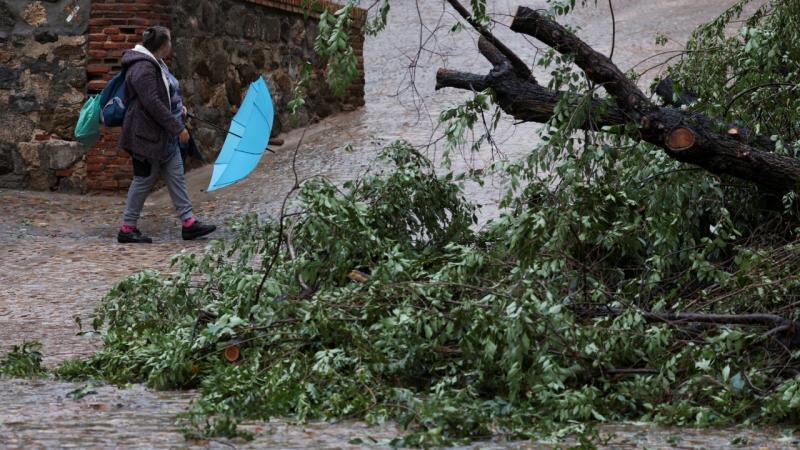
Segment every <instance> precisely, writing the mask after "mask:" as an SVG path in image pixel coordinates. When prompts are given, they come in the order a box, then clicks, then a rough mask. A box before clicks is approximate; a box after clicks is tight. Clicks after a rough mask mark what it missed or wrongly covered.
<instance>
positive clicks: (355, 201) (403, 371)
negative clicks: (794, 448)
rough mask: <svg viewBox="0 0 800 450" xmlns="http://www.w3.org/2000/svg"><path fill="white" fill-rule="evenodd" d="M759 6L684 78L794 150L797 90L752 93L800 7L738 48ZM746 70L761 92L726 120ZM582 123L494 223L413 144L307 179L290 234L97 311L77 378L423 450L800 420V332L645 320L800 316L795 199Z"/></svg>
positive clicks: (570, 84)
mask: <svg viewBox="0 0 800 450" xmlns="http://www.w3.org/2000/svg"><path fill="white" fill-rule="evenodd" d="M479 3H480V2H479ZM561 3H563V2H561ZM745 3H747V2H742V5H743V4H745ZM742 5H737V6H736V7H735V8H734V9H733V10H732V12H730V13H727V14H726V15H723V17H722V18H721V19H720V20H718V21H715V22H712V23H710V24H708V25H706V26H705V27H703V28H701V29H700V30H698V32H697V33H696V34H695V35H694V37H693V39H692V41H691V42H690V43H689V47H688V48H689V49H690V50H691V51H692V52H690V53H688V54H687V55H688V56H687V57H686V58H685V59H684V60H682V61H681V62H680V63H679V64H678V65H677V66H676V67H675V68H673V69H672V70H671V74H672V75H673V76H674V77H675V79H676V80H678V82H680V83H688V84H683V85H690V86H691V89H692V90H693V91H694V92H695V93H697V95H699V98H700V100H699V101H698V102H697V103H696V104H695V105H693V106H692V107H693V108H697V109H698V110H709V111H719V110H720V109H722V108H727V109H728V112H727V114H728V115H729V116H730V117H737V118H745V119H746V120H747V122H748V124H750V126H752V127H754V129H755V130H758V131H759V132H769V133H780V134H783V135H784V136H788V137H790V138H791V139H794V138H796V136H795V134H794V133H793V132H792V130H793V128H792V127H794V126H795V125H796V123H797V121H798V119H800V111H798V107H797V106H796V102H793V101H792V97H793V96H792V95H790V94H789V93H788V92H786V91H781V90H780V89H790V88H788V87H784V88H780V87H774V88H769V89H768V90H766V91H765V90H762V89H758V88H756V86H758V85H759V84H763V83H765V82H770V83H773V82H774V83H778V82H784V81H785V82H787V83H789V82H791V81H790V80H792V79H794V80H796V79H798V78H797V70H798V63H800V52H798V51H797V48H795V47H793V45H794V43H795V42H798V39H800V36H797V34H798V33H800V31H798V30H800V27H797V26H792V24H795V25H796V22H797V20H798V17H800V13H799V12H798V11H799V10H798V8H800V2H798V1H780V2H777V1H776V2H770V3H768V4H767V5H766V6H764V7H763V9H761V10H759V12H758V13H756V14H755V15H753V16H752V17H751V18H749V19H748V20H747V21H746V26H745V27H743V28H742V29H741V32H740V33H739V34H736V35H734V36H732V37H729V36H727V35H726V34H725V33H723V32H722V30H724V29H725V28H726V26H728V24H730V23H732V22H733V21H734V20H737V18H738V15H737V8H739V9H740V8H741V6H742ZM561 6H563V5H561ZM387 10H388V7H387ZM337 45H338V44H337ZM719 48H724V49H725V50H724V51H719V50H718V49H719ZM712 50H713V51H712ZM767 61H769V63H767ZM540 64H542V65H547V66H549V68H550V70H551V71H552V73H553V74H554V77H553V80H554V81H553V86H551V87H553V88H558V89H566V90H569V91H572V92H576V93H585V94H586V95H587V96H588V95H591V94H592V93H593V92H594V91H595V89H596V86H592V85H591V84H590V83H589V82H587V81H586V80H585V78H584V76H583V75H582V73H580V72H577V71H574V70H573V68H572V66H571V65H570V62H569V60H568V59H567V58H564V57H561V56H558V55H556V54H554V53H548V54H545V55H544V57H543V58H541V59H540ZM731 74H734V75H735V80H736V81H735V83H734V84H735V88H734V89H736V90H737V91H742V92H743V91H746V90H748V89H750V90H751V91H750V93H745V94H742V95H741V96H740V97H739V98H738V99H737V101H736V102H733V104H732V105H724V102H726V101H727V100H729V99H730V98H731V94H730V92H731V89H732V87H731V86H732V85H731V82H730V80H728V77H730V76H731ZM776 80H783V81H776ZM773 102H774V108H772V107H770V108H764V107H763V106H764V104H765V103H769V104H770V105H773ZM584 103H585V104H586V105H589V104H590V103H591V102H584ZM490 104H491V93H481V94H479V95H477V96H476V97H475V98H474V99H472V100H471V101H470V103H469V104H468V105H467V106H465V107H459V108H454V109H453V110H450V111H447V112H446V113H445V114H444V119H445V120H446V121H447V122H448V124H449V125H448V130H450V131H451V132H450V133H448V139H450V141H451V143H452V144H453V145H458V143H459V142H460V141H459V139H460V133H458V132H454V131H453V130H464V129H468V128H469V126H470V125H471V124H474V123H476V122H477V123H480V121H478V120H476V119H477V118H478V117H479V116H480V115H481V114H483V113H485V112H487V111H489V109H490V107H491V106H490ZM587 108H588V106H585V105H582V104H578V105H575V104H566V103H564V104H562V105H560V106H559V110H558V111H557V113H556V115H555V117H554V119H553V120H552V122H551V123H550V124H548V126H547V127H545V128H544V130H543V131H542V144H541V145H539V146H538V147H537V148H536V149H534V150H533V151H532V152H531V153H530V156H529V157H528V158H526V159H525V160H523V161H517V162H509V163H505V164H498V167H497V169H498V170H502V171H503V172H504V173H505V175H506V176H507V177H508V180H509V185H510V188H509V190H508V195H507V196H506V197H505V199H504V202H503V205H502V206H503V209H502V212H501V213H500V215H499V217H497V218H495V219H494V220H491V221H490V222H489V223H488V224H487V225H485V226H484V227H482V228H481V229H477V227H476V226H475V223H476V218H475V213H476V207H475V206H474V205H472V204H470V202H469V201H467V200H466V199H465V198H464V196H463V194H462V191H461V188H460V180H461V177H459V176H457V175H454V174H451V173H448V174H445V175H438V174H437V173H436V172H435V171H434V168H433V167H432V165H431V163H430V162H429V161H428V160H427V159H426V158H425V157H424V156H423V155H422V154H420V153H419V152H418V151H417V150H415V149H414V148H412V147H411V146H410V145H408V144H406V143H403V142H398V143H395V144H393V145H391V146H389V147H388V148H387V149H386V151H385V152H384V154H383V156H382V158H383V159H382V162H381V164H379V165H378V166H379V167H381V169H376V171H375V172H373V173H369V174H367V175H366V176H364V177H361V178H359V179H357V180H353V181H351V182H349V183H347V184H345V185H344V186H343V187H337V186H336V185H334V184H332V183H331V182H329V181H327V180H325V179H324V178H313V179H310V180H307V181H304V182H303V183H301V184H300V187H299V189H298V190H297V191H296V193H295V195H294V196H293V197H292V199H291V201H290V203H289V204H290V207H289V208H288V209H287V212H288V213H290V214H285V215H284V217H282V218H281V220H280V221H275V220H263V221H262V220H259V219H257V218H255V217H245V218H243V219H242V220H241V221H240V222H238V224H237V228H236V236H235V238H233V239H231V240H229V241H227V242H225V241H215V242H213V243H212V244H211V246H210V248H209V251H208V252H207V253H206V254H204V255H194V254H184V255H180V256H178V257H176V260H175V263H176V266H177V268H178V269H179V270H178V271H177V273H176V274H174V275H171V276H162V275H159V274H157V273H154V272H143V273H139V274H136V275H134V276H132V277H130V278H129V279H127V280H125V281H123V282H121V283H120V284H119V285H117V286H116V287H115V288H114V289H113V290H112V291H111V292H110V293H109V294H108V296H107V298H106V299H105V300H104V303H103V305H102V306H101V307H100V308H99V310H98V311H97V312H96V320H95V324H94V325H95V327H96V328H98V329H102V330H105V347H104V349H103V350H102V351H101V352H99V353H98V354H96V355H94V356H92V357H91V358H89V359H88V360H85V361H72V362H69V363H67V364H65V365H64V366H62V367H61V368H60V370H59V373H60V374H61V375H62V376H64V377H96V378H101V379H104V380H108V381H110V382H114V383H126V382H146V383H147V384H148V385H150V386H153V387H156V388H160V389H186V388H199V389H200V392H201V396H200V398H199V400H198V401H197V402H196V403H195V405H194V407H193V409H192V411H191V414H190V416H191V418H192V420H193V421H194V423H195V425H196V426H197V429H196V430H197V432H200V433H206V434H231V433H234V432H235V426H236V423H237V422H239V421H241V420H243V419H266V418H269V417H273V416H289V417H294V418H297V419H298V420H304V419H310V418H346V417H353V418H362V419H366V420H368V421H371V422H379V421H382V420H387V419H390V420H395V421H397V422H399V423H400V424H402V425H404V426H407V427H408V431H409V434H407V435H406V436H404V437H403V438H401V439H399V440H398V441H397V442H396V443H398V444H407V445H432V444H441V443H447V442H454V441H457V440H461V439H465V438H467V439H469V438H481V437H488V436H492V435H497V434H504V435H507V436H509V437H525V436H532V435H537V434H539V433H541V432H550V431H553V430H554V429H563V428H564V427H566V426H567V425H569V424H574V423H587V422H593V421H616V420H630V419H634V420H645V421H653V422H659V423H668V424H679V425H693V426H696V425H699V426H706V425H726V424H732V423H742V422H762V423H763V422H779V421H789V420H795V418H796V417H797V414H798V413H799V412H800V378H797V374H798V370H799V369H800V361H798V356H799V355H798V352H797V350H794V349H792V348H789V347H791V343H790V342H789V341H787V340H785V339H780V336H781V335H785V334H787V333H790V332H791V331H793V327H788V328H784V329H782V330H771V331H772V332H771V333H769V332H768V331H770V330H769V329H768V328H766V327H763V326H741V325H726V324H724V323H721V324H703V325H701V324H697V323H687V322H674V321H673V322H658V321H653V320H650V319H648V316H647V314H649V313H676V312H684V313H688V312H691V313H716V314H739V315H741V314H752V313H766V312H769V313H773V314H777V315H781V316H783V317H786V318H788V319H797V312H796V309H797V308H796V305H797V303H796V302H797V299H798V293H800V279H798V277H797V276H796V273H797V272H798V270H800V247H798V244H797V243H796V239H797V230H796V229H795V227H796V225H797V216H796V212H795V202H794V199H793V197H792V196H791V195H787V196H786V197H784V198H770V197H765V196H763V195H761V194H759V193H758V192H757V191H755V190H754V189H753V188H752V187H749V186H743V185H741V184H740V183H736V182H734V181H732V180H730V179H720V178H716V177H713V176H710V175H708V174H706V173H703V172H701V171H698V170H694V169H692V168H690V167H686V166H682V165H680V164H679V163H676V162H675V161H673V160H669V159H668V158H667V157H666V156H664V153H663V152H662V151H660V150H659V149H655V148H653V147H651V146H649V145H647V144H635V143H632V142H631V141H629V140H626V139H624V138H621V137H618V135H616V134H614V133H613V131H614V130H606V131H608V133H605V132H601V133H588V132H583V131H576V130H575V127H574V126H573V124H575V123H582V122H583V120H584V118H586V117H591V114H592V112H591V111H589V110H588V109H587ZM771 111H776V112H775V114H776V115H773V114H771ZM789 148H793V147H792V146H791V145H780V146H779V148H778V151H789V150H788V149H789ZM276 242H280V246H279V247H278V246H276ZM275 249H278V251H274V250H275ZM273 258H274V259H273ZM353 270H358V271H359V272H360V273H359V274H357V275H358V276H356V277H352V278H356V279H359V280H361V281H362V282H359V281H353V280H351V279H350V278H348V274H350V273H351V271H353ZM365 279H366V281H364V280H365ZM225 349H229V352H227V353H225V354H226V355H228V359H236V361H235V362H229V361H228V359H226V358H225V357H223V352H224V350H225ZM234 349H235V350H238V353H239V354H238V355H237V354H236V353H237V352H236V351H234Z"/></svg>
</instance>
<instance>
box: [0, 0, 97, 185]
mask: <svg viewBox="0 0 800 450" xmlns="http://www.w3.org/2000/svg"><path fill="white" fill-rule="evenodd" d="M88 14H89V0H49V1H44V2H42V1H25V0H3V1H0V124H2V126H0V187H5V188H20V187H25V188H32V189H53V190H65V191H84V190H85V189H86V182H85V178H86V176H85V174H86V165H85V162H84V161H83V151H84V149H83V148H82V146H81V145H80V144H78V143H76V142H71V141H70V137H71V136H72V132H73V127H74V125H75V121H76V120H77V117H78V112H79V111H80V108H81V105H82V104H83V102H84V100H85V97H84V89H85V86H86V69H85V68H86V49H85V47H86V45H85V44H86V30H87V23H88Z"/></svg>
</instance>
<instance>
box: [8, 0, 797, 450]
mask: <svg viewBox="0 0 800 450" xmlns="http://www.w3.org/2000/svg"><path fill="white" fill-rule="evenodd" d="M491 3H492V4H491V5H490V8H491V10H492V12H494V13H496V17H495V18H496V20H498V21H499V22H500V24H498V25H497V26H496V34H497V36H498V37H500V38H501V39H502V40H504V41H505V43H506V44H508V45H509V46H510V47H512V49H514V50H515V51H516V52H517V53H518V54H519V55H520V56H521V57H522V58H523V59H524V60H526V61H533V60H534V57H535V55H536V53H537V51H539V50H540V49H537V48H536V47H535V46H534V45H535V44H536V43H531V42H528V41H526V40H525V39H522V38H520V37H519V36H516V35H515V33H513V32H511V31H510V30H509V29H508V27H507V25H508V24H509V23H510V21H511V17H512V15H513V13H514V10H515V9H516V6H517V4H518V3H517V2H515V1H510V0H500V1H496V2H491ZM588 3H589V4H590V5H593V4H594V2H588ZM598 3H600V4H599V5H598V6H597V7H594V6H590V7H587V8H584V9H579V10H578V11H577V12H576V13H575V14H574V15H572V16H570V17H569V18H567V19H566V20H568V21H569V22H570V23H571V24H572V25H574V26H577V27H580V31H579V35H580V36H581V37H582V38H584V39H585V40H586V41H587V42H588V43H589V44H590V45H592V46H593V47H594V48H596V49H598V50H599V51H601V52H606V53H607V52H608V51H609V50H610V48H611V41H612V35H611V31H610V30H611V18H610V15H609V11H608V7H607V4H606V3H605V2H598ZM732 3H733V0H718V1H713V2H710V1H709V2H698V1H690V0H664V1H658V2H644V1H636V0H615V1H614V8H615V13H616V14H615V15H616V30H617V34H616V39H615V49H614V55H615V57H614V59H615V62H616V63H617V64H618V65H619V66H620V67H621V68H622V69H623V70H627V69H630V68H632V67H636V68H637V69H638V70H642V69H645V68H647V67H649V66H652V65H654V64H655V63H657V62H658V60H650V61H647V62H646V63H644V64H641V65H638V66H637V64H639V63H640V61H642V60H643V59H645V58H647V57H648V56H651V55H653V54H655V53H657V52H660V51H664V50H665V48H664V47H657V46H656V45H655V44H654V42H655V40H654V37H655V35H656V34H657V33H662V34H665V35H667V36H669V37H670V38H671V39H673V40H674V41H676V42H678V43H681V42H685V40H686V38H687V37H688V34H689V33H690V32H691V30H692V29H693V28H694V27H696V26H697V25H699V24H701V23H703V22H705V21H707V20H709V19H712V18H713V17H715V16H716V15H717V14H718V13H720V12H721V11H722V10H723V9H724V8H725V7H727V6H729V5H730V4H732ZM528 6H530V5H528ZM534 6H543V2H542V1H541V0H537V1H535V2H534ZM654 18H659V20H658V21H656V20H654ZM454 23H455V16H454V12H453V11H452V10H451V9H450V7H449V6H447V5H446V4H445V3H444V2H442V1H436V0H419V1H411V0H393V1H392V11H391V13H390V20H389V25H388V27H387V30H385V31H384V32H383V33H381V34H380V35H379V36H377V37H374V38H368V39H367V42H366V44H365V55H364V58H365V69H366V97H365V100H366V105H365V107H364V108H362V109H360V110H358V111H354V112H350V113H346V114H341V115H339V116H337V117H334V118H330V119H327V120H325V121H323V122H321V123H319V124H316V125H314V126H311V127H309V128H308V129H307V130H306V132H305V136H304V138H303V142H302V145H300V146H299V151H298V155H297V163H296V168H297V172H298V175H299V176H300V177H301V178H302V177H306V176H310V175H324V176H328V177H329V178H331V179H333V180H335V181H337V182H341V181H344V180H347V179H349V178H352V177H354V176H356V175H357V174H358V173H360V172H363V171H365V170H367V169H368V168H369V167H370V163H371V161H372V160H373V158H374V157H375V156H376V155H377V152H378V151H379V150H380V149H381V148H382V147H383V146H384V145H386V144H387V143H389V142H391V141H392V140H395V139H405V140H408V141H409V142H411V143H412V144H414V145H416V146H419V147H420V148H423V149H424V150H425V151H427V152H428V154H429V156H431V157H432V158H434V159H435V158H437V157H439V156H440V154H439V151H440V150H441V148H440V147H438V146H437V145H435V144H431V143H432V142H435V141H437V140H438V139H439V138H440V137H441V136H442V130H441V129H439V128H438V123H437V117H438V115H439V113H440V112H441V111H442V110H443V109H444V108H447V107H449V106H453V105H456V104H458V103H460V102H463V101H464V100H465V99H467V98H469V95H470V94H469V93H466V92H464V91H458V90H454V89H445V90H442V91H435V90H434V84H435V73H436V70H437V69H438V68H439V67H448V68H451V69H456V70H462V71H469V72H473V73H478V74H485V73H488V71H489V69H490V68H491V67H490V65H489V63H488V62H486V61H485V60H483V59H482V57H481V56H480V54H479V53H478V51H477V38H476V36H475V35H474V34H473V33H470V32H467V31H462V32H460V33H456V34H453V33H450V32H449V31H448V30H449V29H450V28H451V26H452V25H453V24H454ZM434 30H436V33H435V36H433V37H432V36H431V33H432V32H433V31H434ZM420 43H422V46H421V44H420ZM676 45H678V44H673V46H672V47H669V46H668V47H667V48H666V49H670V48H673V49H674V48H676ZM540 47H541V45H540ZM653 75H654V73H653V72H650V73H648V74H647V75H646V76H645V78H644V80H649V79H652V76H653ZM537 76H538V78H539V79H541V80H547V75H546V74H537ZM643 83H644V82H643ZM645 87H646V86H645ZM536 129H537V125H533V124H526V125H519V126H514V125H513V123H512V122H511V120H510V119H508V118H505V119H504V120H503V122H502V123H501V126H500V127H499V130H498V131H497V132H496V133H495V135H494V139H495V141H496V142H497V144H498V147H499V150H500V152H501V153H502V156H503V157H506V158H509V159H514V158H518V157H520V156H522V155H525V154H526V153H527V152H528V151H530V149H532V148H533V147H534V146H535V144H536V138H535V133H536ZM300 135H301V131H300V130H295V131H293V132H291V133H288V135H287V136H285V138H286V144H285V145H284V147H283V148H282V149H281V150H282V151H279V153H278V154H276V155H266V156H265V157H264V161H263V165H262V166H261V168H260V170H257V171H256V172H255V173H254V174H252V175H251V176H250V177H249V178H248V179H247V180H246V181H244V182H242V183H239V184H237V185H235V186H232V187H230V188H226V189H223V190H221V191H215V192H213V193H204V192H202V191H201V189H202V188H203V187H204V186H205V183H206V181H207V180H208V177H209V175H210V167H205V168H202V169H198V170H195V171H193V172H191V173H190V174H189V175H188V181H189V186H190V190H191V195H192V197H193V199H194V200H195V209H196V210H197V212H198V213H199V214H200V215H201V216H203V217H207V218H211V219H213V220H215V221H218V222H221V221H223V220H227V219H230V218H233V217H235V216H237V215H239V214H242V213H248V212H258V213H261V214H274V213H275V212H276V211H277V209H278V208H279V206H280V202H281V201H282V200H283V197H284V195H285V193H286V192H287V191H288V190H289V188H290V187H291V186H292V184H293V182H294V175H293V172H292V167H291V161H292V152H293V149H294V148H295V145H296V144H297V142H298V140H299V139H300ZM429 144H431V145H429ZM498 157H500V155H498V154H497V153H496V152H493V151H492V150H491V149H490V148H483V149H482V150H481V151H479V152H477V153H474V154H466V155H463V157H462V155H456V156H455V157H454V158H453V163H454V167H453V168H454V170H456V171H460V170H465V169H467V168H473V167H474V168H480V167H482V166H485V165H486V164H487V163H489V162H491V161H492V160H493V159H495V158H498ZM502 190H503V180H502V179H492V180H490V182H489V183H487V184H486V185H485V186H484V187H478V186H472V185H471V186H467V194H468V196H469V197H470V198H471V199H472V200H474V201H475V202H477V203H479V204H482V205H484V208H483V210H482V220H483V221H485V220H487V219H489V218H491V217H492V215H493V214H495V213H496V203H497V200H498V198H499V196H500V194H501V193H502ZM123 203H124V199H122V198H120V197H97V196H92V197H89V196H68V195H60V194H51V193H34V192H20V191H12V190H0V264H1V265H2V267H3V270H2V271H0V352H3V353H5V352H7V351H8V350H9V349H10V347H11V346H12V345H14V344H16V343H19V342H22V341H23V340H38V341H41V342H42V343H43V353H44V356H45V363H46V364H47V365H48V366H53V365H56V364H58V363H59V362H61V361H63V360H65V359H67V358H71V357H85V356H88V355H90V354H91V353H92V352H94V351H96V350H97V349H98V348H99V346H100V344H101V342H100V340H99V339H98V338H97V337H93V336H84V335H78V334H77V331H78V330H77V328H76V325H75V317H76V316H77V317H78V318H82V319H83V321H84V322H86V323H88V318H89V316H90V314H91V311H92V310H93V309H94V308H95V307H96V306H97V305H98V304H99V302H100V300H101V298H102V296H103V294H104V293H105V292H106V291H108V289H109V288H110V287H111V286H112V285H113V284H114V283H115V282H117V281H119V280H120V279H121V278H123V277H125V276H127V275H129V274H131V273H133V272H135V271H138V270H143V269H146V268H154V269H159V270H169V260H170V257H171V255H174V254H175V253H178V252H181V251H202V249H203V245H204V244H203V243H202V242H182V241H180V240H179V234H178V231H179V230H178V228H177V226H176V224H175V223H174V221H173V220H172V219H171V217H172V213H171V206H170V202H169V198H168V195H167V193H166V192H157V193H155V194H154V195H152V196H151V198H150V199H149V200H148V202H147V204H146V207H145V215H144V216H143V217H142V220H141V223H142V228H143V231H144V232H145V233H147V234H150V235H153V236H154V237H156V238H157V242H160V243H157V244H153V245H149V246H121V245H117V244H115V243H113V240H112V239H113V236H114V234H115V232H116V224H117V221H118V218H119V215H120V212H121V210H122V205H123ZM70 393H72V394H71V395H70ZM76 393H80V394H81V395H83V394H85V395H83V396H81V395H76ZM194 395H195V394H194V393H192V392H155V391H152V390H149V389H146V388H144V387H142V386H130V387H125V388H116V387H112V386H86V385H84V384H76V383H64V382H53V381H48V380H0V405H2V407H0V447H2V448H53V447H80V448H104V447H112V446H119V447H133V448H186V447H190V448H195V447H198V448H230V447H231V446H236V447H240V446H241V447H262V448H263V447H278V448H308V447H315V448H350V447H352V448H355V447H359V446H361V445H362V444H359V443H357V442H375V441H377V442H384V443H385V442H386V441H387V440H388V439H390V438H391V437H393V436H396V435H397V434H398V433H399V432H400V430H397V429H396V427H395V426H393V425H385V426H381V427H366V426H365V425H364V424H362V423H358V422H338V423H310V424H305V425H292V424H288V423H286V422H284V421H280V420H276V421H270V422H266V423H252V424H248V425H247V426H246V428H247V429H248V430H249V431H252V432H254V433H255V434H256V440H255V441H254V442H251V443H248V444H245V443H243V442H237V441H230V440H207V441H192V442H187V441H185V440H184V439H183V437H182V436H181V434H180V432H179V430H178V424H177V422H176V414H178V413H179V412H181V411H184V410H186V408H187V407H188V405H189V404H190V402H191V401H192V398H193V397H194ZM78 397H80V398H78ZM602 434H603V435H608V436H609V439H610V440H609V444H608V446H609V447H611V448H642V447H647V448H697V447H704V448H729V447H730V446H731V444H732V443H740V444H743V445H744V446H747V447H751V446H752V447H756V448H758V447H761V448H782V447H784V446H788V445H789V444H784V443H782V442H784V440H778V438H780V437H781V436H780V432H779V431H778V430H760V431H752V430H738V429H737V430H686V429H679V430H678V429H667V428H652V427H640V426H635V425H614V426H608V427H605V428H603V430H602ZM356 439H360V441H359V440H356ZM373 439H374V441H373ZM472 447H473V448H478V447H480V448H509V447H514V448H517V447H523V448H534V447H536V448H539V447H540V446H539V445H537V444H534V443H515V444H513V445H509V444H502V443H492V442H489V443H480V444H475V445H474V446H472Z"/></svg>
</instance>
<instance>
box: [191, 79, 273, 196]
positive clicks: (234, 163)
mask: <svg viewBox="0 0 800 450" xmlns="http://www.w3.org/2000/svg"><path fill="white" fill-rule="evenodd" d="M274 116H275V110H274V108H273V106H272V96H270V94H269V89H268V88H267V83H266V82H265V81H264V78H263V77H258V79H257V80H256V81H254V82H252V83H250V87H248V88H247V93H246V94H245V96H244V100H242V104H241V105H240V106H239V111H237V112H236V115H234V116H233V121H232V122H231V126H230V128H229V129H228V135H227V136H226V137H225V143H223V144H222V150H220V152H219V156H217V160H216V161H215V162H214V172H213V173H212V175H211V181H210V182H209V183H208V189H206V190H207V191H213V190H215V189H219V188H221V187H225V186H229V185H231V184H233V183H236V182H237V181H240V180H242V179H244V178H245V177H246V176H247V175H249V174H250V172H252V171H253V169H255V168H256V165H258V161H259V160H260V159H261V155H263V154H264V151H265V150H266V149H267V144H268V143H269V134H270V131H271V130H272V122H273V119H274Z"/></svg>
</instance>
